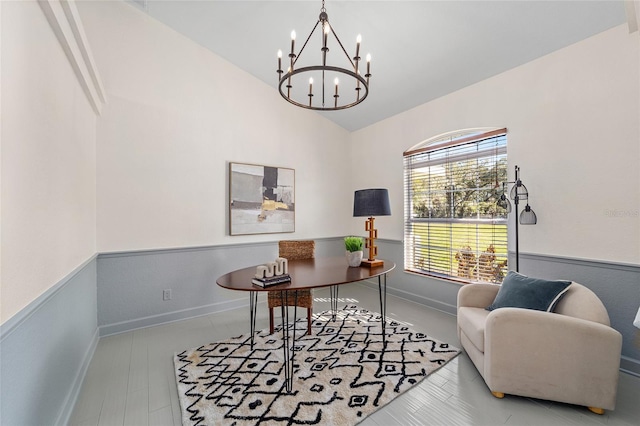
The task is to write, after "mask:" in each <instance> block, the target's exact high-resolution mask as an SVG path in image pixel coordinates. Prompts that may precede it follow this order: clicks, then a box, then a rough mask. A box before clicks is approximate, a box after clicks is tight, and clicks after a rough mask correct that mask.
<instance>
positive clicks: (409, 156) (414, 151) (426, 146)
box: [403, 128, 509, 284]
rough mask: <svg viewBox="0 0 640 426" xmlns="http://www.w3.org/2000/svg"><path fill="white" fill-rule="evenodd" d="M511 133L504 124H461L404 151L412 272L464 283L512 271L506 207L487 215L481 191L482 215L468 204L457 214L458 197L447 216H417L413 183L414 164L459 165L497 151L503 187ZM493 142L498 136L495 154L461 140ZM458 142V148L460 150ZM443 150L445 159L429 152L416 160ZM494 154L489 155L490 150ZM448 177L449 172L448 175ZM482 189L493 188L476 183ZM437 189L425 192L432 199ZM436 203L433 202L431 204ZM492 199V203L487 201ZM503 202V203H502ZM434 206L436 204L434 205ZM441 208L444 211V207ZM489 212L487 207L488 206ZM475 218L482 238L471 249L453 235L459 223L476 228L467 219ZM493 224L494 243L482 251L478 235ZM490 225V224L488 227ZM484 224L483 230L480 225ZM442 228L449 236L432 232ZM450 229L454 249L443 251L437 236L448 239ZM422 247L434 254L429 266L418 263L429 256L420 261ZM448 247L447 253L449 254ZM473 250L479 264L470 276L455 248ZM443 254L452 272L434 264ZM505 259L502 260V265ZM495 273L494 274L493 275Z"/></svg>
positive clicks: (498, 277) (406, 262)
mask: <svg viewBox="0 0 640 426" xmlns="http://www.w3.org/2000/svg"><path fill="white" fill-rule="evenodd" d="M506 135H507V129H506V128H499V129H496V128H494V129H490V130H488V129H466V130H458V131H454V132H449V133H446V134H442V135H439V136H436V137H434V138H431V139H428V140H426V141H424V142H421V143H420V144H418V145H416V146H414V147H412V148H410V149H409V150H407V151H405V152H404V153H403V157H404V160H403V162H404V164H403V175H404V179H403V183H404V191H403V196H404V219H403V221H404V229H403V234H404V254H405V256H404V270H405V272H408V273H414V274H418V275H424V276H429V277H433V278H438V279H444V280H448V281H454V282H457V283H461V284H468V283H478V282H480V283H487V282H491V283H500V282H501V281H502V278H503V277H504V274H506V270H507V259H508V228H509V226H508V216H507V213H506V212H498V211H496V213H495V214H496V216H493V214H492V217H491V218H481V215H482V214H481V212H480V207H479V203H478V201H477V197H476V204H474V205H473V206H474V208H475V209H476V215H477V217H476V218H464V210H462V213H461V216H462V217H455V210H454V209H455V203H454V202H449V203H448V207H449V211H448V214H449V216H447V217H416V216H415V209H414V206H415V205H414V204H413V203H414V195H415V192H414V190H415V186H414V185H413V184H412V179H413V178H415V176H414V175H413V173H414V170H417V169H419V168H424V167H429V168H431V167H434V166H436V165H438V164H440V165H446V166H447V167H453V166H452V164H455V165H460V164H463V161H465V160H469V159H474V160H476V161H477V162H481V161H483V160H485V159H487V158H491V157H495V166H494V167H495V172H496V187H498V180H497V179H498V173H499V172H500V173H501V177H503V178H504V180H506V178H507V175H506V173H507V139H506ZM487 141H489V142H491V141H495V143H496V148H495V154H489V149H487V148H485V149H484V150H481V151H476V152H473V153H465V152H464V151H465V148H464V147H463V148H460V147H461V146H469V147H472V146H473V147H475V149H476V150H477V149H478V148H480V147H481V144H482V143H485V142H487ZM456 148H458V149H457V150H456ZM451 151H454V152H456V151H457V153H458V155H459V157H458V158H455V157H454V161H450V159H449V158H448V157H446V156H447V155H448V154H449V153H450V152H451ZM436 152H439V153H443V155H445V158H441V159H439V160H437V159H433V158H430V157H431V156H428V157H429V158H427V159H426V160H424V159H423V160H422V161H415V162H412V160H415V159H416V158H419V157H418V156H420V155H421V154H422V155H424V154H429V153H436ZM487 154H488V155H487ZM437 157H438V154H436V156H435V158H437ZM498 161H500V165H498ZM470 170H472V171H473V172H476V171H477V170H479V168H475V169H473V168H472V169H470ZM429 173H430V169H429ZM445 175H447V173H445ZM447 177H449V176H448V175H447ZM501 183H502V182H500V184H501ZM501 188H502V187H501V186H500V189H498V188H495V190H496V194H495V196H497V191H498V190H500V191H501ZM465 189H466V190H469V188H465ZM474 190H475V191H476V194H480V192H481V191H487V190H488V187H485V186H482V187H480V186H478V187H475V189H474ZM435 192H436V191H435V190H432V189H431V188H430V189H428V190H425V191H424V193H425V197H426V198H428V199H429V200H430V204H431V203H432V202H433V201H434V199H433V198H432V195H433V193H435ZM455 192H456V190H455V189H449V190H447V189H445V190H444V192H443V193H444V194H454V193H455ZM431 205H432V204H431ZM485 205H486V204H485ZM496 208H497V207H496ZM429 209H430V210H431V209H432V207H429ZM440 214H442V213H441V212H440ZM485 214H486V212H485ZM469 223H472V224H474V225H475V232H476V241H475V249H470V250H471V252H468V251H467V250H466V248H468V247H469V246H467V247H464V248H458V247H454V243H453V240H454V238H453V235H455V234H456V232H457V231H456V229H455V228H456V227H459V228H461V229H466V231H467V233H469V228H470V229H473V227H465V224H469ZM416 224H423V225H420V227H421V228H423V229H419V230H418V231H417V232H416V229H415V228H416ZM430 224H434V225H435V224H444V226H443V227H442V231H441V230H437V229H436V230H431V229H429V228H430ZM487 224H489V225H491V227H490V228H489V230H490V232H491V233H492V235H491V236H490V242H491V244H490V246H488V247H487V248H486V249H484V250H483V251H482V252H481V251H480V245H481V244H482V243H480V242H479V241H480V238H479V237H478V233H479V232H480V233H484V232H487V231H486V227H485V225H487ZM482 228H484V229H482ZM479 230H480V231H479ZM496 230H499V231H500V235H503V237H501V238H500V239H496V237H495V231H496ZM438 232H444V234H443V235H445V236H444V237H437V236H432V235H433V234H434V233H435V235H437V233H438ZM447 232H448V233H449V240H450V244H449V247H448V249H447V248H442V249H441V250H440V251H439V250H438V249H436V247H435V246H434V244H433V242H434V241H436V240H437V238H444V239H445V240H446V238H447V234H446V233H447ZM483 238H484V241H485V242H484V244H486V239H487V237H486V235H485V236H484V237H483ZM416 239H418V240H419V239H422V240H423V241H424V242H425V243H426V244H425V243H422V242H421V243H416ZM494 244H497V246H494ZM418 245H420V246H423V248H422V249H421V248H418ZM489 247H491V248H493V249H494V252H492V251H491V250H489ZM419 250H425V251H427V254H426V256H425V257H426V258H428V259H429V265H428V266H427V267H424V265H423V267H420V266H418V264H419V263H420V261H424V258H423V259H421V260H420V261H417V260H416V254H417V253H418V251H419ZM443 253H444V254H443ZM461 253H462V254H463V256H464V254H465V253H466V254H469V256H470V257H469V259H471V258H472V257H473V259H474V260H472V261H471V262H473V263H472V264H471V265H473V266H472V267H471V268H470V269H468V271H467V274H466V276H464V269H463V270H462V271H463V276H461V275H460V271H461V269H460V265H461V263H462V262H461V261H460V260H457V258H456V260H455V261H454V260H453V259H454V254H455V255H456V256H457V255H460V254H461ZM438 254H440V256H442V257H444V258H446V256H449V257H448V260H445V261H441V264H445V265H446V264H448V265H449V266H450V268H449V269H448V271H447V272H445V269H446V268H442V267H441V268H440V269H439V270H438V268H437V267H434V266H433V265H435V264H437V263H438V262H437V260H436V261H434V262H433V263H431V258H437V257H438ZM455 262H457V264H458V269H457V272H454V271H455V270H456V263H455ZM500 265H502V266H500ZM489 268H491V269H490V271H491V273H492V274H493V275H489ZM471 270H475V272H473V274H474V275H472V272H471ZM489 277H491V278H489Z"/></svg>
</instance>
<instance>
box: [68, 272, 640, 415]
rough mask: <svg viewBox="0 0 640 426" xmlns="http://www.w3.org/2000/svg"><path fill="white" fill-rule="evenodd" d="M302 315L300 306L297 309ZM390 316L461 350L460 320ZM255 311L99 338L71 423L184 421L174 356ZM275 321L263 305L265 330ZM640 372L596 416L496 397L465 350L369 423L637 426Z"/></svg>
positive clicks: (394, 303)
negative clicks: (613, 404) (612, 404)
mask: <svg viewBox="0 0 640 426" xmlns="http://www.w3.org/2000/svg"><path fill="white" fill-rule="evenodd" d="M339 296H340V303H339V306H344V305H345V304H347V303H349V304H352V303H353V304H357V305H358V306H361V307H363V308H366V309H369V310H374V311H377V312H379V310H380V309H379V302H378V292H377V290H372V289H371V288H368V287H366V286H364V285H361V284H350V285H346V286H342V287H341V288H340V295H339ZM314 297H315V298H316V300H315V302H314V310H315V311H316V312H320V311H322V310H326V309H329V308H330V305H329V292H328V290H316V291H315V293H314ZM299 312H300V311H299ZM387 316H388V317H389V318H392V319H394V320H397V321H402V322H406V323H407V324H409V326H411V327H412V328H413V329H415V330H417V331H422V332H425V333H427V334H428V335H430V336H432V337H434V338H436V339H438V340H442V341H445V342H448V343H450V344H452V345H454V346H457V347H460V345H459V342H458V338H457V334H456V319H455V317H454V316H452V315H448V314H445V313H442V312H439V311H436V310H433V309H429V308H426V307H424V306H422V305H419V304H416V303H413V302H409V301H406V300H403V299H400V298H397V297H393V296H388V301H387ZM248 317H249V312H248V308H245V309H236V310H232V311H227V312H223V313H218V314H212V315H207V316H203V317H198V318H193V319H189V320H184V321H179V322H174V323H170V324H166V325H161V326H156V327H150V328H145V329H140V330H135V331H131V332H127V333H122V334H118V335H114V336H108V337H104V338H102V339H100V342H99V343H98V347H97V349H96V352H95V355H94V357H93V359H92V361H91V364H90V366H89V370H88V372H87V375H86V377H85V379H84V382H83V385H82V390H81V392H80V396H79V398H78V401H77V403H76V407H75V409H74V412H73V414H72V417H71V422H70V423H71V424H72V425H154V426H161V425H180V424H181V420H180V418H181V416H180V405H179V403H178V393H177V390H176V382H175V376H174V370H173V360H172V357H173V354H174V353H175V352H178V351H181V350H184V349H188V348H192V347H196V346H199V345H201V344H204V343H209V342H214V341H217V340H222V339H225V338H228V337H231V336H236V335H240V334H244V333H246V332H248V330H249V321H248ZM268 325H269V320H268V313H267V308H266V304H265V303H261V304H259V305H258V318H257V329H262V328H267V327H268ZM639 419H640V378H638V377H634V376H631V375H628V374H621V375H620V385H619V391H618V401H617V407H616V410H615V411H610V412H606V413H605V414H604V415H602V416H598V415H596V414H593V413H591V412H589V411H587V409H586V408H584V407H578V406H572V405H567V404H559V403H553V402H548V401H541V400H532V399H528V398H521V397H516V396H510V395H507V396H506V397H505V398H504V399H501V400H499V399H496V398H494V397H493V396H492V395H491V394H490V392H489V390H488V388H487V387H486V385H485V384H484V381H483V380H482V377H480V375H479V374H478V372H477V371H476V369H475V367H474V366H473V364H472V363H471V361H470V360H469V358H468V357H467V356H466V354H464V353H462V354H461V355H459V356H458V357H456V358H455V359H454V360H453V361H452V362H449V363H448V364H447V365H445V366H444V367H443V368H441V369H440V370H438V371H437V372H435V373H434V374H432V375H430V376H429V377H427V378H426V379H425V380H424V381H422V382H421V383H420V384H418V385H416V386H415V387H413V388H412V389H411V390H409V391H408V392H406V393H404V394H402V395H400V396H399V397H398V398H396V399H395V400H393V401H392V402H391V403H390V404H388V405H386V406H385V407H383V408H382V409H380V410H378V411H377V412H375V413H374V414H373V415H371V416H370V417H368V418H367V419H365V420H364V421H363V422H362V423H361V424H362V425H373V426H376V425H385V426H386V425H402V426H407V425H499V424H506V425H638V424H639V423H640V420H639Z"/></svg>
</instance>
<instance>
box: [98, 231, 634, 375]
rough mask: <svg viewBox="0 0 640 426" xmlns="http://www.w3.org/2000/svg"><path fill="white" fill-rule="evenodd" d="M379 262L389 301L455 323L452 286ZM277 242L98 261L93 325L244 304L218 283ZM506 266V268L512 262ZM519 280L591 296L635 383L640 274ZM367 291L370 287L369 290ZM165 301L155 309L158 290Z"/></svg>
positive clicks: (321, 249)
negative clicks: (561, 285) (603, 311)
mask: <svg viewBox="0 0 640 426" xmlns="http://www.w3.org/2000/svg"><path fill="white" fill-rule="evenodd" d="M377 244H378V246H379V253H380V257H381V258H383V259H389V260H392V261H394V262H395V263H396V265H397V268H396V270H395V271H393V272H392V273H391V274H390V275H389V279H388V291H389V293H390V294H394V295H396V296H399V297H402V298H405V299H408V300H412V301H415V302H418V303H421V304H424V305H426V306H430V307H432V308H435V309H438V310H440V311H443V312H447V313H450V314H452V315H455V312H456V299H457V295H458V290H459V289H460V284H457V283H455V282H450V281H446V280H438V279H431V278H428V277H425V276H422V275H418V274H412V273H407V272H404V270H403V265H404V260H403V259H404V248H403V244H402V242H401V241H396V240H383V239H380V240H377ZM277 253H278V247H277V242H266V243H249V244H238V245H223V246H212V247H201V248H185V249H175V250H151V251H141V252H125V253H110V254H101V255H99V256H98V325H99V327H100V334H101V335H107V334H112V333H118V332H122V331H126V330H131V329H135V328H139V327H145V326H149V325H154V324H160V323H163V322H168V321H174V320H178V319H182V318H188V317H192V316H196V315H203V314H207V313H211V312H219V311H223V310H227V309H233V308H236V307H240V306H246V305H247V304H248V297H247V295H246V294H242V293H239V292H233V291H229V290H225V289H222V288H219V287H218V286H217V285H216V284H215V280H216V278H217V277H218V276H220V275H223V274H225V273H227V272H229V271H232V270H234V269H238V268H242V267H246V266H250V265H255V264H258V263H264V262H269V261H272V260H273V259H275V257H277ZM343 253H344V246H343V242H342V238H325V239H319V240H316V255H317V256H325V255H332V256H341V255H343ZM512 263H513V262H512ZM520 265H521V267H520V271H521V272H522V273H523V274H526V275H530V276H535V277H540V278H547V279H561V278H562V279H570V280H573V281H576V282H579V283H581V284H583V285H585V286H587V287H589V288H590V289H591V290H593V291H594V292H595V293H596V294H597V295H598V296H599V297H600V298H601V299H602V301H603V303H604V304H605V306H606V307H607V309H608V311H609V316H610V317H611V324H612V326H613V327H614V328H616V329H617V330H618V331H620V332H621V333H622V335H623V352H622V355H623V357H622V361H621V367H622V368H623V369H624V370H626V371H629V372H633V373H634V374H638V375H640V330H638V329H636V328H635V327H633V318H634V317H635V314H636V312H637V309H638V306H640V267H638V266H632V265H619V264H613V263H606V262H594V261H586V260H576V259H567V258H559V257H551V256H538V255H529V254H521V257H520ZM371 285H373V283H371ZM165 289H171V291H172V299H171V300H169V301H163V299H162V294H163V290H165Z"/></svg>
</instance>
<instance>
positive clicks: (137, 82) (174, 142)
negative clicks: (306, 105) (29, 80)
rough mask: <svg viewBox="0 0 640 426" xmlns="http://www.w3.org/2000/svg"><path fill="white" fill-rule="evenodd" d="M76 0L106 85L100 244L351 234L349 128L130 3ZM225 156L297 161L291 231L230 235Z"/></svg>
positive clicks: (122, 246)
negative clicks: (287, 97) (298, 102)
mask: <svg viewBox="0 0 640 426" xmlns="http://www.w3.org/2000/svg"><path fill="white" fill-rule="evenodd" d="M78 9H79V11H80V14H81V16H82V19H83V22H84V24H85V28H86V31H87V36H88V39H89V42H90V43H91V46H92V49H93V52H94V56H95V59H96V62H97V64H98V69H99V70H100V73H101V76H102V78H103V83H104V86H105V90H106V92H107V94H108V103H107V105H105V107H104V110H103V114H102V116H101V117H100V120H99V122H98V148H97V158H98V166H97V167H98V177H97V186H98V194H99V196H98V220H97V222H98V225H97V228H98V251H99V252H110V251H120V250H135V249H151V248H167V247H184V246H202V245H214V244H228V243H242V242H247V241H267V240H268V241H273V240H277V239H282V238H287V239H289V238H291V239H301V238H321V237H333V236H341V235H345V233H346V232H347V230H348V227H349V215H350V210H351V197H352V194H351V192H350V185H349V184H348V183H346V184H345V182H348V180H349V178H350V175H349V172H348V167H349V165H350V162H349V158H348V156H349V148H348V143H347V142H348V138H349V134H348V132H347V131H346V130H344V129H342V128H341V127H339V126H337V125H335V124H333V123H332V122H330V121H328V120H326V119H324V118H322V117H321V116H319V115H318V114H316V113H314V112H312V111H307V110H302V109H300V108H297V107H294V106H292V105H289V104H288V103H286V102H284V101H283V100H282V99H281V98H280V96H279V95H278V93H277V91H275V90H274V89H273V88H272V87H269V86H267V85H266V84H264V83H262V82H261V81H259V80H258V79H256V78H254V77H253V76H251V75H249V74H247V73H245V72H244V71H241V70H239V69H238V68H236V67H235V66H233V65H231V64H230V63H229V62H227V61H225V60H223V59H221V58H220V57H218V56H217V55H215V54H213V53H211V52H210V51H208V50H206V49H204V48H203V47H201V46H199V45H197V44H194V43H193V42H191V41H190V40H188V39H187V38H185V37H184V36H182V35H180V34H178V33H177V32H175V31H173V30H171V29H169V28H168V27H166V26H165V25H163V24H161V23H159V22H157V21H155V20H153V19H151V18H149V17H148V16H147V15H145V14H144V13H142V12H141V11H139V10H138V9H136V8H135V7H132V6H130V5H127V4H124V3H121V2H88V3H85V2H81V3H78ZM229 161H231V162H241V163H254V164H264V165H270V166H280V167H289V168H293V169H295V171H296V176H295V177H296V189H295V191H296V194H295V199H296V232H295V233H289V234H264V235H250V236H233V237H232V236H229V235H228V234H229V232H228V201H227V200H228V186H229V184H228V162H229Z"/></svg>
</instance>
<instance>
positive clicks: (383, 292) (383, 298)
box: [378, 274, 387, 349]
mask: <svg viewBox="0 0 640 426" xmlns="http://www.w3.org/2000/svg"><path fill="white" fill-rule="evenodd" d="M378 294H379V295H380V315H382V320H381V321H382V347H383V349H384V347H385V345H386V343H387V330H386V328H387V327H386V326H387V274H382V275H378Z"/></svg>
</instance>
